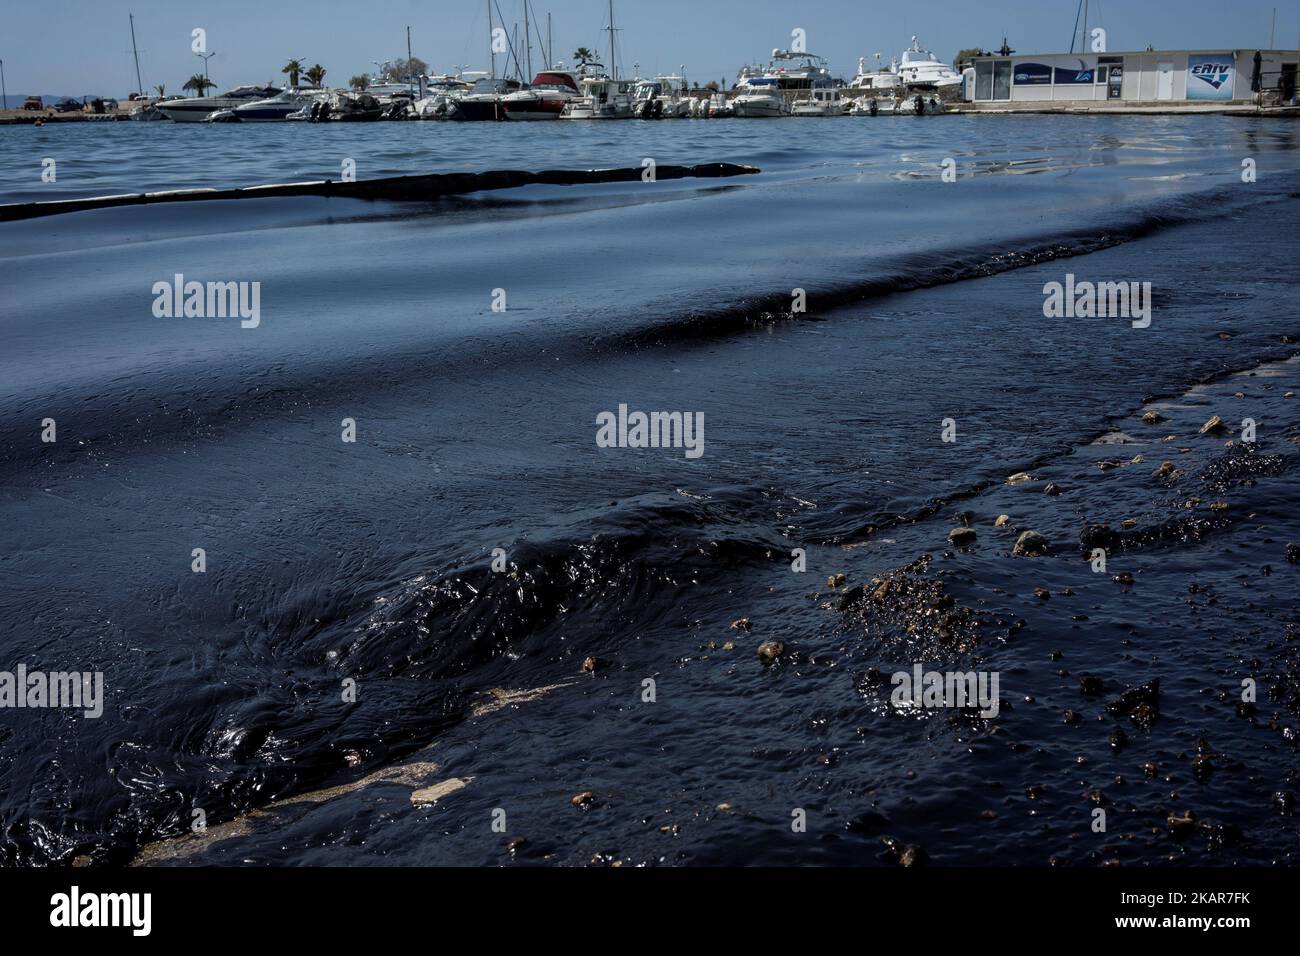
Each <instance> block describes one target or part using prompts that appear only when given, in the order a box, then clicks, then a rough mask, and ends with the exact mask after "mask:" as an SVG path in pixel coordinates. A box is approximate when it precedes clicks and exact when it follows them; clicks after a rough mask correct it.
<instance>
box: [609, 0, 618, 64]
mask: <svg viewBox="0 0 1300 956" xmlns="http://www.w3.org/2000/svg"><path fill="white" fill-rule="evenodd" d="M609 71H610V74H609V75H610V79H612V80H617V79H618V64H617V63H615V62H614V0H609Z"/></svg>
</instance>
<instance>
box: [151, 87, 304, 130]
mask: <svg viewBox="0 0 1300 956" xmlns="http://www.w3.org/2000/svg"><path fill="white" fill-rule="evenodd" d="M279 92H280V91H279V90H278V89H277V88H276V87H274V86H237V87H235V88H234V89H233V90H231V91H230V92H228V93H222V94H221V95H220V96H189V97H185V98H184V99H179V100H161V101H159V102H157V103H155V104H154V106H155V108H156V109H157V110H158V112H160V113H162V114H163V115H164V116H166V117H167V118H168V119H169V120H175V121H176V122H177V123H201V122H203V120H205V119H207V117H208V114H209V113H215V112H216V111H217V110H233V109H235V108H236V107H238V106H243V105H244V104H245V103H253V102H256V101H258V100H265V99H268V98H269V97H273V96H275V95H276V94H277V93H279Z"/></svg>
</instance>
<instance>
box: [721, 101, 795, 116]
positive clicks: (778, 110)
mask: <svg viewBox="0 0 1300 956" xmlns="http://www.w3.org/2000/svg"><path fill="white" fill-rule="evenodd" d="M731 115H732V116H735V117H737V118H738V119H776V118H777V117H779V116H787V115H789V114H787V113H786V111H785V107H784V106H783V105H782V104H780V103H776V102H773V101H770V100H764V101H761V102H733V103H732V104H731Z"/></svg>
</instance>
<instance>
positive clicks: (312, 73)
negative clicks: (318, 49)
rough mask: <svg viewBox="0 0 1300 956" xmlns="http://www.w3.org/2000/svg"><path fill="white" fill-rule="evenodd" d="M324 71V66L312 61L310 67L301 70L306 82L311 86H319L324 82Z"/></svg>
mask: <svg viewBox="0 0 1300 956" xmlns="http://www.w3.org/2000/svg"><path fill="white" fill-rule="evenodd" d="M325 72H326V70H325V67H323V66H321V65H320V64H319V63H313V64H312V66H311V69H309V70H305V71H303V76H305V77H307V82H308V83H310V84H311V85H312V86H321V85H323V84H324V83H325Z"/></svg>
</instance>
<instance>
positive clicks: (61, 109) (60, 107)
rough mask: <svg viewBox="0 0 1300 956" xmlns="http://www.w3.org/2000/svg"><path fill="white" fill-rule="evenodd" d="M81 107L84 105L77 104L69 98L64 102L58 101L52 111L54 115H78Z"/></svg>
mask: <svg viewBox="0 0 1300 956" xmlns="http://www.w3.org/2000/svg"><path fill="white" fill-rule="evenodd" d="M83 106H85V104H84V103H79V102H78V101H76V100H74V99H72V98H71V97H69V98H68V99H66V100H59V102H57V103H55V104H54V111H55V112H56V113H80V112H81V108H82V107H83Z"/></svg>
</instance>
